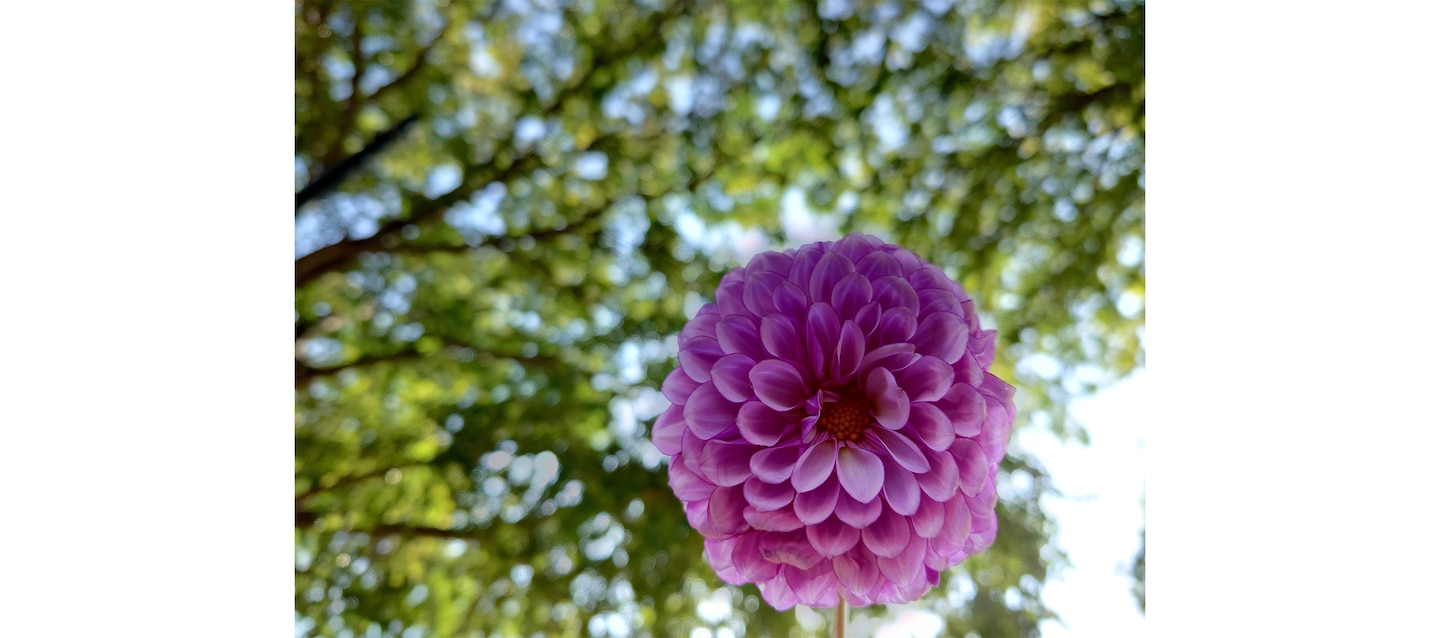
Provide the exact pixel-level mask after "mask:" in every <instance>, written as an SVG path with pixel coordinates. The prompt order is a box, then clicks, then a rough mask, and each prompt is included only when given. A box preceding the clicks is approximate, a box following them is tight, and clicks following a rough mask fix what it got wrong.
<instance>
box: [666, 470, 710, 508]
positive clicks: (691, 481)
mask: <svg viewBox="0 0 1440 638" xmlns="http://www.w3.org/2000/svg"><path fill="white" fill-rule="evenodd" d="M670 489H671V491H673V492H675V498H678V499H680V500H682V501H685V502H690V501H700V500H704V499H707V498H710V495H711V494H713V493H714V492H715V485H713V484H712V483H710V482H709V481H707V480H705V479H704V478H701V477H700V476H699V475H697V474H695V473H694V472H691V471H690V468H687V467H685V464H684V463H671V464H670Z"/></svg>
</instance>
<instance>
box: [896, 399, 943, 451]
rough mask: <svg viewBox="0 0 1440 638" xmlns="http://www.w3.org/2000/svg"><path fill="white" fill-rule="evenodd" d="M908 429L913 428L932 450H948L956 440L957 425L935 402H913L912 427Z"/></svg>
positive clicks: (911, 408)
mask: <svg viewBox="0 0 1440 638" xmlns="http://www.w3.org/2000/svg"><path fill="white" fill-rule="evenodd" d="M906 429H907V430H913V433H914V436H916V437H917V438H919V439H920V440H921V441H924V442H925V445H926V446H928V447H929V448H930V449H932V450H948V449H950V444H951V443H954V442H955V427H954V426H952V425H950V419H949V417H946V416H945V413H944V412H941V411H940V408H937V407H935V404H933V403H913V404H911V405H910V427H909V428H906Z"/></svg>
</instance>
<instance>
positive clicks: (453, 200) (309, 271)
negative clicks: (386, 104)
mask: <svg viewBox="0 0 1440 638" xmlns="http://www.w3.org/2000/svg"><path fill="white" fill-rule="evenodd" d="M688 4H689V3H688V2H684V1H682V2H677V3H676V4H675V5H674V6H672V7H670V8H669V9H667V10H666V11H665V12H664V13H662V14H660V15H659V22H658V23H657V24H656V27H655V28H654V29H652V30H646V31H645V32H644V33H641V34H637V35H636V37H635V38H634V40H633V41H632V42H630V43H627V44H626V45H625V46H621V47H617V48H616V49H613V50H609V51H604V52H602V53H600V54H597V55H596V56H595V58H594V60H593V62H592V64H590V65H589V66H588V67H587V68H586V70H585V72H584V73H582V74H580V76H579V77H577V78H576V81H575V82H573V83H571V84H569V85H567V86H566V87H565V88H564V89H562V90H561V91H560V92H559V93H558V94H557V95H556V96H555V99H554V101H553V102H551V104H550V105H549V106H548V107H546V108H545V109H543V110H542V113H544V114H545V115H547V116H548V115H553V114H554V113H556V112H559V111H560V109H561V108H562V107H564V105H565V103H566V102H567V101H568V100H569V99H570V98H571V97H574V96H575V95H578V94H581V93H584V92H587V90H588V89H589V88H591V87H589V86H588V82H589V80H590V78H591V77H592V76H593V75H594V73H595V72H596V71H597V70H598V69H599V68H600V67H602V66H606V65H609V64H611V63H613V62H616V61H619V60H623V59H625V58H628V57H629V56H631V55H633V54H635V53H638V52H640V51H643V50H645V49H647V48H651V47H659V46H663V43H664V39H663V38H656V37H654V34H655V33H656V32H660V31H663V30H664V25H665V24H667V23H668V22H669V21H670V20H673V19H675V18H676V17H678V16H680V15H683V14H684V11H685V8H686V7H687V6H688ZM598 141H599V140H597V142H598ZM592 145H593V144H592ZM509 147H510V148H514V147H515V133H514V132H513V131H512V132H511V136H510V143H509ZM539 161H540V159H539V157H538V156H537V155H535V154H534V153H533V152H531V153H527V154H525V155H523V156H521V157H519V158H516V159H515V160H514V161H513V162H511V163H510V164H509V165H508V166H505V167H503V168H502V169H501V170H500V171H499V172H498V173H496V174H494V175H490V176H483V175H481V174H480V173H479V172H478V171H477V172H475V173H474V174H475V175H476V176H477V178H476V179H473V180H466V182H465V183H464V184H462V185H461V187H460V188H456V189H455V190H453V191H450V192H449V193H446V194H445V195H442V196H440V197H437V198H435V199H430V200H425V201H423V202H421V203H420V204H418V205H417V206H416V207H415V210H414V211H412V212H411V214H410V216H409V218H408V219H395V220H391V221H390V222H388V223H386V224H385V225H383V226H381V227H380V229H379V230H378V231H376V232H375V234H374V235H371V236H369V237H366V238H364V239H351V238H346V239H343V240H341V241H339V242H337V243H334V244H331V245H329V246H326V247H324V248H321V249H319V250H316V251H315V252H312V253H310V254H308V255H305V256H303V257H301V258H299V259H297V260H295V287H296V288H299V287H301V286H303V285H305V284H307V283H310V282H311V281H314V280H315V279H318V278H319V277H320V276H321V275H324V274H325V273H328V272H331V271H334V270H339V269H341V268H343V267H345V266H346V265H348V264H349V263H350V262H351V261H353V260H354V259H356V258H358V257H359V256H360V255H361V253H365V252H368V251H372V250H376V249H386V250H388V249H391V248H394V243H395V242H396V240H395V239H394V237H395V236H396V235H398V234H400V232H401V231H402V230H403V229H404V228H405V227H406V226H409V225H411V224H419V223H421V222H423V221H426V220H428V219H430V218H433V217H436V216H438V215H440V214H442V213H444V211H446V210H448V209H449V208H450V207H451V206H454V205H455V204H457V203H459V202H461V201H463V200H465V199H466V198H468V197H469V196H470V194H471V193H473V192H474V191H475V190H477V189H479V188H480V187H482V186H485V185H486V184H490V183H506V182H508V181H509V180H511V179H513V178H515V177H517V176H518V175H520V174H521V173H523V172H525V171H528V170H530V168H531V167H532V166H534V165H536V164H537V163H538V162H539Z"/></svg>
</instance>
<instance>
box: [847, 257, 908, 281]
mask: <svg viewBox="0 0 1440 638" xmlns="http://www.w3.org/2000/svg"><path fill="white" fill-rule="evenodd" d="M855 272H858V273H860V274H862V275H865V277H866V278H868V279H869V280H870V281H875V280H876V279H879V278H881V277H897V276H900V275H902V274H904V273H905V271H904V270H901V268H900V262H899V261H896V260H895V258H894V257H892V256H890V255H889V254H888V253H884V252H880V251H875V252H873V253H870V254H868V255H866V256H865V257H864V258H863V259H861V260H860V261H857V262H855Z"/></svg>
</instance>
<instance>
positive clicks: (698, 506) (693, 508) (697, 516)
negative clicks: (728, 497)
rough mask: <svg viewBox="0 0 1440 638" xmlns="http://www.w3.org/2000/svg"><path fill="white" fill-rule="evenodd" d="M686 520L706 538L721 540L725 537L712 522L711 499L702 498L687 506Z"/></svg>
mask: <svg viewBox="0 0 1440 638" xmlns="http://www.w3.org/2000/svg"><path fill="white" fill-rule="evenodd" d="M685 520H686V521H687V522H689V523H690V527H693V528H695V531H697V532H700V535H701V536H704V537H705V538H719V537H721V536H724V534H722V533H720V530H718V529H716V528H715V524H714V523H712V522H710V499H708V498H702V499H700V500H698V501H690V502H688V503H686V504H685Z"/></svg>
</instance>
